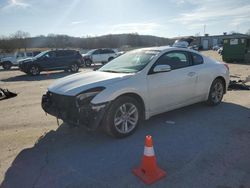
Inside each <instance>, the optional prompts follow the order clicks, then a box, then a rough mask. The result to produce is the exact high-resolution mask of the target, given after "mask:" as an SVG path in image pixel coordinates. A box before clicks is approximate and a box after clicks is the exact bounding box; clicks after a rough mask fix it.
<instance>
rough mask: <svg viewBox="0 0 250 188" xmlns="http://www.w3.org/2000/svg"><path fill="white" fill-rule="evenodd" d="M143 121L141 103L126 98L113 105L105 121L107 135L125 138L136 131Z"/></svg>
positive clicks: (116, 101)
mask: <svg viewBox="0 0 250 188" xmlns="http://www.w3.org/2000/svg"><path fill="white" fill-rule="evenodd" d="M141 119H142V111H141V106H140V104H139V102H138V101H137V100H135V99H134V98H132V97H129V96H124V97H120V98H118V99H116V100H115V101H114V102H113V103H112V104H111V106H110V108H109V109H108V111H107V113H106V115H105V119H104V120H103V126H104V129H105V131H106V133H107V134H109V135H111V136H113V137H116V138H124V137H127V136H129V135H131V134H133V133H134V132H135V131H136V129H137V128H138V125H139V123H140V121H141Z"/></svg>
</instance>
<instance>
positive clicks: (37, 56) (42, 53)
mask: <svg viewBox="0 0 250 188" xmlns="http://www.w3.org/2000/svg"><path fill="white" fill-rule="evenodd" d="M47 52H48V51H44V52H41V53H39V54H37V55H36V56H35V57H34V58H36V59H37V58H39V57H42V56H43V55H44V54H46V53H47Z"/></svg>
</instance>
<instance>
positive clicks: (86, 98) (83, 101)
mask: <svg viewBox="0 0 250 188" xmlns="http://www.w3.org/2000/svg"><path fill="white" fill-rule="evenodd" d="M104 89H105V87H96V88H92V89H89V90H87V91H84V92H83V93H80V94H79V95H77V96H76V106H77V107H81V106H85V105H89V103H90V101H91V100H92V99H93V98H94V97H95V96H96V95H97V94H98V93H100V92H101V91H102V90H104Z"/></svg>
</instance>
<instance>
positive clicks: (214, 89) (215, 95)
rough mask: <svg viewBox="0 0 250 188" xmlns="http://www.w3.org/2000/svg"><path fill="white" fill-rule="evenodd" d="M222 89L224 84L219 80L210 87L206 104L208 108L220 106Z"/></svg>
mask: <svg viewBox="0 0 250 188" xmlns="http://www.w3.org/2000/svg"><path fill="white" fill-rule="evenodd" d="M224 88H225V86H224V82H223V81H222V80H221V79H219V78H217V79H215V80H214V81H213V83H212V85H211V87H210V91H209V96H208V99H207V104H208V105H210V106H216V105H218V104H220V103H221V101H222V98H223V95H224V93H225V91H224Z"/></svg>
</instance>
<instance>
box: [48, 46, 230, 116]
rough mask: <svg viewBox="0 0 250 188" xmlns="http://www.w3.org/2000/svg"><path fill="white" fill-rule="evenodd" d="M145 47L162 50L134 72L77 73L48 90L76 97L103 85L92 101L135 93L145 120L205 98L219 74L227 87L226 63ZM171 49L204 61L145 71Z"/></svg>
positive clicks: (109, 99) (162, 48) (167, 48)
mask: <svg viewBox="0 0 250 188" xmlns="http://www.w3.org/2000/svg"><path fill="white" fill-rule="evenodd" d="M147 50H160V51H161V52H160V53H159V54H158V55H156V56H155V57H154V58H153V59H152V60H151V62H150V63H148V64H147V66H146V67H145V68H144V69H142V70H141V71H139V72H137V73H108V72H100V71H93V72H90V73H79V74H75V75H72V76H69V77H65V78H62V79H59V80H58V81H56V82H55V83H54V84H52V85H51V86H50V87H49V88H48V90H49V91H51V92H54V93H57V94H61V95H69V96H76V95H78V94H79V93H81V92H83V91H85V90H87V89H91V88H95V87H100V86H103V87H105V89H104V90H103V91H101V92H100V93H99V94H98V95H96V96H95V97H94V98H93V99H92V101H91V103H92V104H101V103H105V102H109V101H113V100H115V99H116V98H117V97H119V96H120V95H123V94H127V93H133V94H137V95H139V96H140V97H141V98H142V100H143V102H144V106H145V119H148V118H150V117H151V116H153V115H156V114H159V113H162V112H166V111H169V110H173V109H176V108H179V107H183V106H186V105H189V104H193V103H197V102H201V101H206V100H207V98H208V94H209V90H210V86H211V84H212V82H213V80H214V79H215V78H217V77H219V76H220V77H223V78H224V80H225V82H226V88H227V87H228V84H229V71H228V69H227V68H226V67H225V65H223V64H222V63H220V62H216V61H215V60H212V59H211V58H208V57H206V56H204V55H202V54H200V53H198V52H197V51H194V50H190V49H186V48H173V47H155V48H147ZM173 50H178V51H187V52H192V53H196V54H199V55H200V56H202V57H203V59H204V63H203V64H200V65H194V66H189V67H186V68H180V69H175V70H171V71H170V72H161V73H156V74H148V72H149V70H150V68H151V67H152V65H153V64H154V63H155V62H156V60H157V59H158V58H159V57H160V56H161V55H163V54H165V53H166V52H170V51H173Z"/></svg>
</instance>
